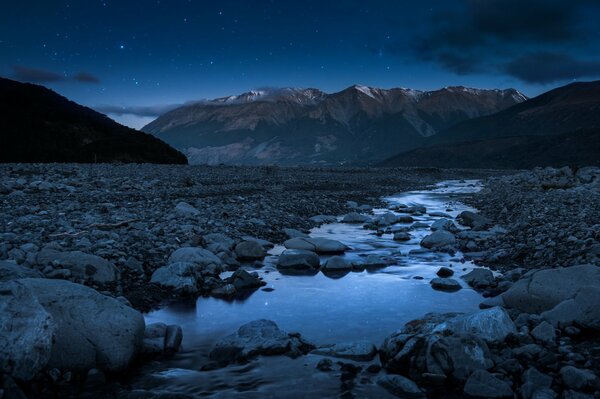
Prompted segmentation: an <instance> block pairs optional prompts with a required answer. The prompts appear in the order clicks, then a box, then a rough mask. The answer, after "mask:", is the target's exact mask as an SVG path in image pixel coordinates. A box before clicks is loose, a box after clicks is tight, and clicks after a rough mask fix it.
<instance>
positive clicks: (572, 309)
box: [542, 287, 600, 331]
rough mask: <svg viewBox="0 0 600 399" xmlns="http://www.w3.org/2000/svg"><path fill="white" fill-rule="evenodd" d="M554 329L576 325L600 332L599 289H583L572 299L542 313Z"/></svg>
mask: <svg viewBox="0 0 600 399" xmlns="http://www.w3.org/2000/svg"><path fill="white" fill-rule="evenodd" d="M542 317H543V318H544V319H546V320H547V321H549V322H550V323H551V324H552V325H553V326H554V327H558V326H564V325H569V324H576V325H578V326H580V327H583V328H589V329H593V330H597V331H600V287H583V288H581V289H580V290H579V291H578V292H577V294H576V295H575V297H574V298H572V299H567V300H565V301H562V302H561V303H559V304H558V305H556V306H555V307H554V308H552V309H550V310H547V311H545V312H543V313H542Z"/></svg>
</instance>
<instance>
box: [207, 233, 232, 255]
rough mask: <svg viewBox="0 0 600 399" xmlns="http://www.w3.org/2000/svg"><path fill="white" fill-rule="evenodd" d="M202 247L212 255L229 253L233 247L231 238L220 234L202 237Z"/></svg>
mask: <svg viewBox="0 0 600 399" xmlns="http://www.w3.org/2000/svg"><path fill="white" fill-rule="evenodd" d="M202 240H203V241H204V246H205V247H206V249H208V250H209V251H210V252H212V253H215V254H216V253H219V252H227V251H231V250H232V249H233V247H234V246H235V241H234V240H233V238H231V237H229V236H226V235H225V234H222V233H210V234H206V235H205V236H202Z"/></svg>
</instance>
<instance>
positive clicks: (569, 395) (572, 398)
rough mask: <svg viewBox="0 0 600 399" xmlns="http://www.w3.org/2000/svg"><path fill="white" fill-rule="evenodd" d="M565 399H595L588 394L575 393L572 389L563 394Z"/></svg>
mask: <svg viewBox="0 0 600 399" xmlns="http://www.w3.org/2000/svg"><path fill="white" fill-rule="evenodd" d="M563 396H564V399H594V396H593V395H588V394H587V393H583V392H577V391H573V390H571V389H569V390H566V391H564V392H563Z"/></svg>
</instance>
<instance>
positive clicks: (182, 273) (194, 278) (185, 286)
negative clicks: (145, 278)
mask: <svg viewBox="0 0 600 399" xmlns="http://www.w3.org/2000/svg"><path fill="white" fill-rule="evenodd" d="M200 272H201V269H200V268H199V267H198V266H197V265H196V264H194V263H190V262H175V263H171V264H169V265H167V266H163V267H159V268H158V269H156V270H155V271H154V273H152V277H151V278H150V282H151V283H154V284H158V285H160V286H163V287H168V288H171V289H174V290H176V291H180V292H183V293H189V294H193V293H195V292H197V291H198V281H199V280H200V279H201V278H202V276H201V274H200Z"/></svg>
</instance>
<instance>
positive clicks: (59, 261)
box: [36, 249, 117, 283]
mask: <svg viewBox="0 0 600 399" xmlns="http://www.w3.org/2000/svg"><path fill="white" fill-rule="evenodd" d="M36 262H37V263H38V264H39V265H49V264H52V265H60V266H62V267H63V268H65V269H69V270H70V271H71V274H72V275H73V277H75V278H78V279H82V280H88V279H89V280H92V281H94V282H97V283H108V282H111V281H115V279H116V276H117V268H116V267H115V265H114V264H112V263H111V262H109V261H107V260H106V259H103V258H101V257H99V256H96V255H90V254H86V253H84V252H81V251H69V252H59V251H56V250H54V249H42V250H41V251H40V252H38V254H37V257H36Z"/></svg>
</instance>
